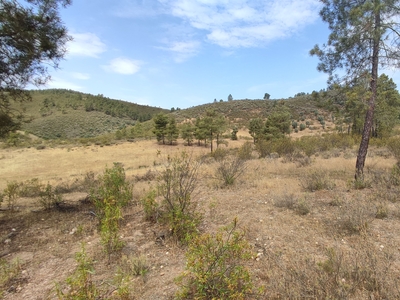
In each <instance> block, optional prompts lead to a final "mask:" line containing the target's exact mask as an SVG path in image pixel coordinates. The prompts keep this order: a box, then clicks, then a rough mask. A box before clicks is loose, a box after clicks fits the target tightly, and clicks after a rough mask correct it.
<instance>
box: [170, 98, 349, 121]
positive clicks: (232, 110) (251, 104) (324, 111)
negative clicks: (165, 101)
mask: <svg viewBox="0 0 400 300" xmlns="http://www.w3.org/2000/svg"><path fill="white" fill-rule="evenodd" d="M278 103H280V104H284V105H285V106H286V107H287V108H288V109H289V110H290V113H291V115H292V117H293V119H301V118H311V117H312V116H315V115H317V114H321V115H324V116H330V115H332V114H335V113H336V112H337V111H340V110H341V109H343V103H340V102H339V101H336V100H335V98H334V97H333V96H332V95H330V94H329V93H324V92H320V93H314V94H300V95H298V96H296V97H294V98H289V99H274V100H260V99H255V100H250V99H243V100H232V101H224V102H214V103H208V104H203V105H199V106H194V107H190V108H188V109H183V110H178V111H175V112H174V114H175V115H176V117H177V121H178V122H181V121H183V120H184V119H192V118H197V117H200V116H202V115H204V114H205V112H206V111H207V110H210V109H211V110H215V111H216V112H218V113H220V114H223V115H224V116H225V117H226V118H228V119H229V120H230V121H231V122H233V123H236V124H238V125H242V126H248V123H249V121H250V120H251V119H253V118H263V119H264V118H267V117H268V115H269V114H270V113H271V112H272V111H273V110H274V109H275V106H276V105H277V104H278Z"/></svg>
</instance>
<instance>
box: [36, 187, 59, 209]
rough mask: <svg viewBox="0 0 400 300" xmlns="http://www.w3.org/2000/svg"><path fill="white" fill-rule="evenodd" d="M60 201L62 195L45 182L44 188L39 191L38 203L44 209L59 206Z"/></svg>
mask: <svg viewBox="0 0 400 300" xmlns="http://www.w3.org/2000/svg"><path fill="white" fill-rule="evenodd" d="M62 202H63V200H62V196H61V195H60V194H58V193H56V191H55V190H54V189H53V187H52V186H51V185H50V184H47V185H46V187H45V188H44V190H43V189H42V190H41V191H40V199H39V204H40V206H42V207H43V208H44V209H45V210H50V209H53V208H59V207H60V205H61V203H62Z"/></svg>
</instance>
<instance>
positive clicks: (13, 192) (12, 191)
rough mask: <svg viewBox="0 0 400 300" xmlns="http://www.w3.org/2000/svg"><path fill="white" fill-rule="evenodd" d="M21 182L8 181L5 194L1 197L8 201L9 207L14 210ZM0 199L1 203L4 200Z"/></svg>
mask: <svg viewBox="0 0 400 300" xmlns="http://www.w3.org/2000/svg"><path fill="white" fill-rule="evenodd" d="M19 188H20V184H19V183H18V182H16V181H12V182H8V183H7V187H6V188H5V189H4V190H3V194H2V196H1V197H0V198H1V200H2V201H6V203H7V208H8V209H9V210H10V211H14V209H15V205H16V203H17V199H18V196H19ZM2 201H0V203H1V202H2Z"/></svg>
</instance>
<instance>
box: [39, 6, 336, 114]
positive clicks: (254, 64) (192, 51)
mask: <svg viewBox="0 0 400 300" xmlns="http://www.w3.org/2000/svg"><path fill="white" fill-rule="evenodd" d="M319 9H320V4H319V2H318V1H316V0H113V1H110V0H74V1H73V3H72V5H71V6H69V7H68V8H66V9H62V10H61V17H62V19H63V21H64V23H65V25H66V26H67V27H68V29H69V32H70V35H72V37H73V41H72V42H70V43H69V44H68V45H67V48H68V53H67V55H66V57H65V60H63V61H62V62H61V63H60V69H59V70H56V71H51V76H52V81H51V82H49V83H48V84H47V86H46V88H66V89H72V90H76V91H81V92H85V93H91V94H96V95H97V94H103V95H104V96H106V97H110V98H113V99H121V100H125V101H130V102H134V103H139V104H146V105H151V106H157V107H158V106H159V107H163V108H171V107H180V108H187V107H191V106H196V105H200V104H204V103H210V102H212V101H213V100H214V99H217V100H220V99H223V100H224V101H226V100H227V97H228V95H229V94H232V96H233V98H234V99H245V98H248V99H261V98H262V97H263V96H264V93H269V94H270V95H271V99H279V98H288V97H290V96H293V95H294V94H296V93H298V92H312V91H313V90H317V91H318V90H320V89H323V88H325V87H326V79H327V76H326V75H325V74H323V73H319V72H318V71H317V70H316V67H317V64H318V59H317V58H315V57H310V55H309V54H308V53H309V50H310V49H311V48H312V47H313V46H314V45H315V44H322V43H324V42H325V41H326V40H327V38H328V34H329V31H328V29H327V26H326V24H324V23H322V21H321V20H320V18H319V15H318V11H319Z"/></svg>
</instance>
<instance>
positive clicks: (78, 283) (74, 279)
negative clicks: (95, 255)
mask: <svg viewBox="0 0 400 300" xmlns="http://www.w3.org/2000/svg"><path fill="white" fill-rule="evenodd" d="M75 259H76V261H77V262H78V266H77V268H76V270H75V272H74V274H72V275H71V276H69V277H68V278H67V280H66V283H67V285H68V290H67V291H65V292H64V291H63V290H62V287H61V286H60V284H56V291H57V296H58V299H62V300H64V299H65V300H84V299H87V300H95V299H98V296H99V291H98V290H97V288H96V286H95V284H94V283H93V281H92V274H94V268H93V261H92V259H91V258H90V257H89V256H88V255H87V253H86V251H85V246H84V244H82V250H81V251H80V252H78V253H76V255H75Z"/></svg>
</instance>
